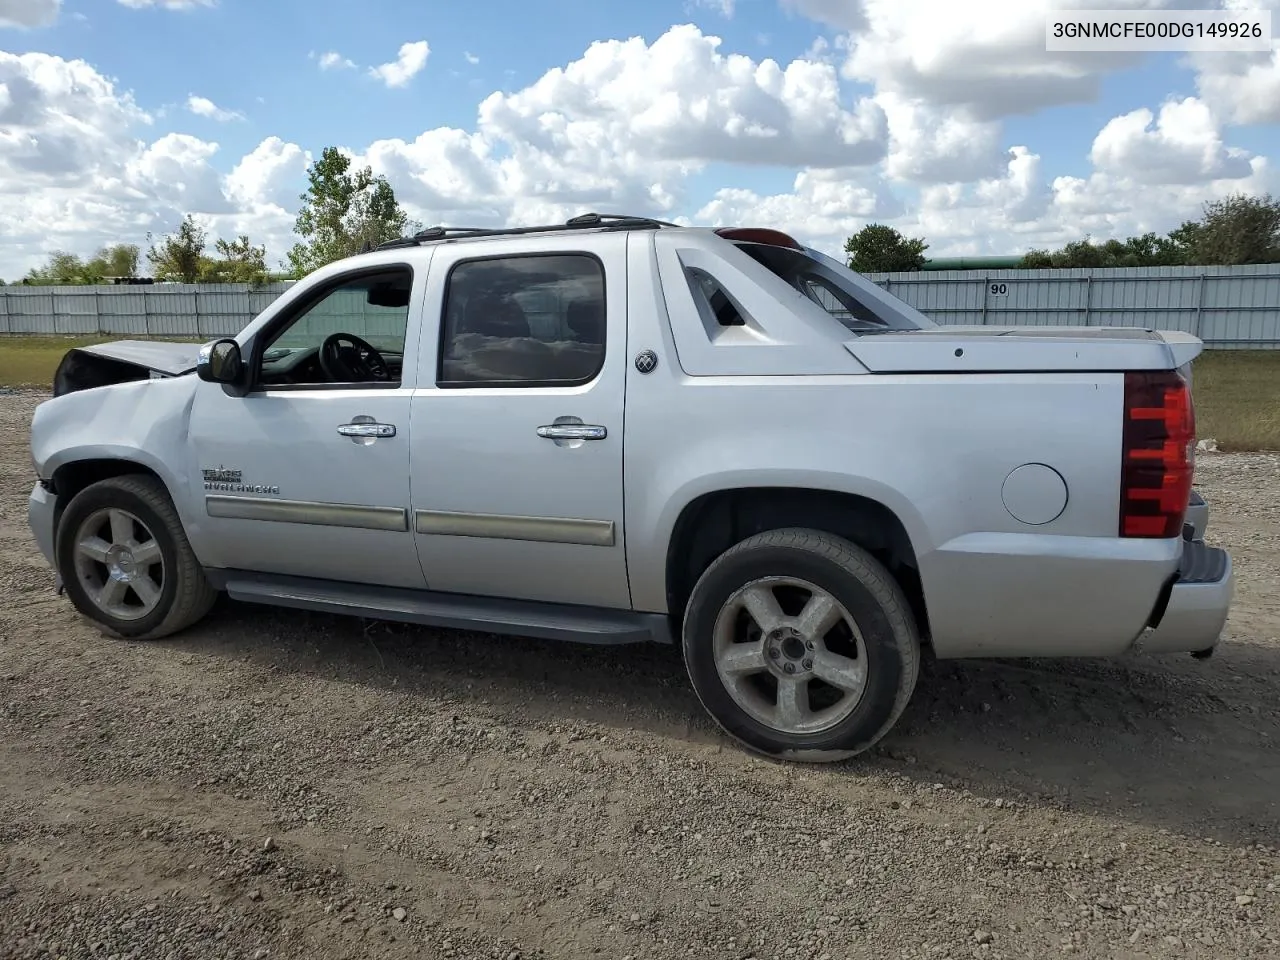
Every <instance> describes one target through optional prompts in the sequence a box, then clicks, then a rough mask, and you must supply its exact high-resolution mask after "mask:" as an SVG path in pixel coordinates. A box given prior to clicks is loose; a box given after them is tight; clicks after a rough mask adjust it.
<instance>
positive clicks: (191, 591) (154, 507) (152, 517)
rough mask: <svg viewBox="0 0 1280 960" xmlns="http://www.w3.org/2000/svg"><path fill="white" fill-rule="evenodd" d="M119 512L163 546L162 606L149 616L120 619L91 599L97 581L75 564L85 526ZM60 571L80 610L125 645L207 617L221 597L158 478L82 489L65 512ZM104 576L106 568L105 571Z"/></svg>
mask: <svg viewBox="0 0 1280 960" xmlns="http://www.w3.org/2000/svg"><path fill="white" fill-rule="evenodd" d="M113 508H118V509H121V510H125V511H127V512H128V513H130V514H132V515H133V516H134V517H136V518H137V519H138V520H139V521H141V523H142V524H143V525H144V526H145V527H146V529H147V532H149V533H150V534H151V537H152V538H154V541H155V544H156V546H158V547H159V550H160V556H161V560H162V563H163V568H162V570H163V579H162V582H161V583H160V585H159V587H160V590H159V601H158V602H157V603H156V605H155V608H154V609H153V610H151V611H150V612H149V613H147V614H146V615H145V616H140V617H137V618H136V619H121V618H119V617H116V616H112V615H111V614H109V613H108V612H107V611H105V610H103V609H101V608H100V607H99V606H98V605H97V604H96V603H95V602H94V600H93V599H92V598H91V597H90V595H89V591H90V590H91V589H93V588H94V585H95V582H94V581H92V579H91V577H86V576H85V575H82V572H81V568H80V567H79V566H78V565H77V563H76V538H77V534H78V533H79V531H80V527H81V525H82V524H83V523H84V522H85V521H86V520H87V519H89V518H90V517H91V516H93V515H94V514H95V513H96V512H98V511H101V510H109V509H113ZM55 556H56V557H57V562H58V572H59V573H60V574H61V575H62V582H63V584H64V585H65V586H66V591H67V596H68V597H70V598H71V603H72V604H73V605H74V606H75V608H76V610H77V611H79V613H80V614H81V615H82V616H83V617H85V618H86V619H88V620H90V621H92V622H93V623H94V625H95V626H97V627H98V628H99V629H100V630H101V631H102V632H103V633H106V634H108V635H110V636H114V637H120V638H123V639H127V640H158V639H159V638H161V637H166V636H169V635H170V634H173V633H177V632H178V631H180V630H183V629H185V628H187V627H189V626H191V625H192V624H193V623H195V622H197V621H198V620H200V619H201V618H202V617H204V615H205V614H207V613H208V612H209V609H210V608H211V607H212V606H213V604H214V601H215V600H216V599H217V596H218V593H217V591H216V590H214V588H213V587H212V586H211V585H210V584H209V581H208V580H207V579H206V578H205V575H204V570H203V569H202V568H201V566H200V563H199V561H198V560H197V559H196V556H195V553H194V552H193V551H192V549H191V544H190V543H189V542H188V541H187V535H186V532H185V531H184V530H183V528H182V521H181V520H180V519H179V518H178V512H177V510H176V509H174V506H173V501H172V500H171V499H170V498H169V493H168V491H167V490H165V487H164V484H162V483H161V482H160V481H159V480H157V479H156V478H155V477H152V476H149V475H147V474H127V475H125V476H119V477H111V478H109V479H107V480H100V481H99V482H97V483H94V484H91V485H89V486H88V487H85V488H84V489H83V490H81V491H80V492H79V493H78V494H76V496H75V497H73V498H72V500H71V502H70V503H69V504H67V506H66V509H65V510H63V512H62V516H61V518H60V519H59V521H58V531H57V538H56V543H55ZM103 570H104V571H105V567H104V568H103Z"/></svg>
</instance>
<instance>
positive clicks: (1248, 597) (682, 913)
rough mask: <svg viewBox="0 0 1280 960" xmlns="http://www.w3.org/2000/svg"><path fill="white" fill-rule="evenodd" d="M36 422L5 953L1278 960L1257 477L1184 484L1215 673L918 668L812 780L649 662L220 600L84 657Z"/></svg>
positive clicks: (18, 417) (3, 704) (26, 410)
mask: <svg viewBox="0 0 1280 960" xmlns="http://www.w3.org/2000/svg"><path fill="white" fill-rule="evenodd" d="M36 400H37V397H36V396H35V395H33V394H25V395H19V396H8V397H0V444H2V446H0V956H3V957H59V956H65V957H89V956H93V957H96V958H104V960H105V958H108V957H117V958H125V957H136V958H151V957H156V958H171V957H172V958H188V957H189V958H195V957H200V958H218V957H227V958H233V957H235V958H241V957H243V958H263V957H307V958H309V960H328V958H337V957H400V956H424V957H450V958H463V957H468V958H469V957H477V958H481V957H482V958H512V957H521V958H525V960H528V958H531V957H556V958H559V957H590V956H595V955H599V956H607V957H613V958H623V957H627V956H631V957H634V958H640V957H654V958H658V957H662V958H665V957H686V956H696V957H726V958H746V957H757V958H766V957H779V958H792V957H794V958H817V957H828V958H831V960H835V958H840V957H858V958H876V960H880V958H917V957H919V958H937V957H970V956H976V957H983V958H998V957H1046V956H1058V955H1062V954H1064V953H1066V954H1074V955H1079V956H1084V957H1097V958H1108V960H1113V958H1137V957H1206V958H1207V957H1212V958H1217V960H1223V958H1230V960H1234V958H1245V957H1272V958H1274V957H1277V956H1280V915H1278V914H1277V908H1280V851H1278V849H1277V847H1278V846H1280V714H1278V713H1277V709H1276V707H1277V704H1280V457H1277V456H1274V455H1235V454H1232V455H1219V456H1212V457H1210V456H1206V457H1203V458H1202V460H1201V465H1200V469H1199V476H1200V482H1201V484H1202V490H1203V491H1204V493H1205V494H1206V496H1207V498H1208V499H1209V500H1210V503H1211V505H1212V509H1213V511H1214V512H1213V516H1212V519H1211V530H1212V534H1213V536H1214V538H1215V539H1216V540H1217V541H1219V542H1222V543H1225V544H1226V545H1228V546H1229V547H1230V548H1231V549H1232V550H1233V553H1234V555H1235V559H1236V563H1237V569H1238V571H1239V587H1238V590H1237V601H1236V607H1235V610H1234V611H1233V614H1232V618H1231V621H1230V623H1229V624H1228V633H1227V636H1226V639H1225V642H1224V646H1223V647H1222V648H1220V651H1219V653H1218V655H1217V656H1215V657H1214V658H1213V659H1211V660H1209V661H1207V662H1204V663H1200V662H1196V661H1194V660H1192V659H1191V658H1190V657H1186V656H1175V657H1161V658H1156V657H1135V658H1132V659H1129V660H1126V661H1116V662H1053V663H1050V662H1021V663H1016V664H1015V663H1005V662H969V663H961V664H937V663H932V664H929V663H927V664H926V667H925V671H924V674H923V676H922V678H921V683H920V686H919V688H918V690H917V694H916V697H915V700H914V701H913V704H912V706H911V707H910V708H909V709H908V712H907V714H906V716H905V717H904V718H903V720H902V722H901V723H900V725H899V727H898V728H897V730H896V731H895V732H894V733H893V734H891V736H890V737H889V738H888V740H887V741H886V742H885V743H884V745H883V748H882V749H881V750H879V751H878V752H877V753H876V754H875V755H873V756H870V757H867V758H865V759H862V760H859V761H857V762H851V763H848V764H844V765H840V766H837V767H831V768H809V767H796V766H787V765H781V764H774V763H769V762H766V761H762V760H757V759H754V758H751V757H748V756H747V755H745V754H743V753H742V752H740V751H739V750H737V749H735V748H734V747H733V746H731V745H729V744H728V743H726V742H725V741H724V740H723V739H722V738H721V736H719V735H718V733H717V732H716V731H715V730H714V729H713V727H712V726H711V725H710V723H709V722H708V721H707V720H706V719H705V718H704V716H703V714H702V711H701V709H700V708H699V706H698V703H697V701H696V699H695V697H694V695H693V693H692V692H691V690H690V689H689V687H688V685H687V681H686V679H685V677H684V674H683V671H682V668H681V667H680V665H679V663H678V661H677V660H676V658H675V656H674V654H673V653H672V652H670V651H667V650H663V649H655V648H647V649H623V650H611V649H595V648H580V647H569V646H562V645H555V644H550V643H540V642H533V641H521V640H509V639H507V640H504V639H496V638H492V637H486V636H480V635H468V634H461V633H440V632H432V631H428V630H420V629H411V628H398V627H388V626H385V625H380V624H367V625H365V624H361V623H360V622H359V621H355V620H342V619H338V618H333V617H326V616H315V615H305V614H300V613H292V612H283V611H281V612H276V611H272V610H269V609H266V608H259V607H249V606H240V605H236V604H232V603H229V602H227V603H223V604H222V605H220V607H219V608H218V609H217V610H216V611H215V613H214V615H213V616H212V617H211V619H210V620H208V621H207V622H206V623H204V624H203V625H201V626H200V627H198V628H197V629H195V630H193V631H191V632H190V633H188V634H186V635H184V636H182V637H179V638H175V639H172V640H170V641H165V642H161V643H154V644H128V643H122V642H117V641H110V640H107V639H105V638H103V637H102V636H100V635H99V634H98V633H96V632H95V631H94V630H92V629H91V628H89V627H87V626H85V625H84V624H83V623H82V622H80V621H79V620H78V619H77V618H76V616H75V615H74V614H73V613H72V611H71V608H70V605H69V604H68V603H67V602H66V601H65V600H63V599H58V598H55V597H54V596H53V593H52V590H51V575H50V573H49V571H48V570H47V568H46V567H45V565H44V562H43V560H41V559H40V558H39V557H38V555H37V552H36V549H35V547H34V545H33V544H32V542H31V541H30V539H29V537H28V533H27V529H26V515H25V509H26V508H25V500H26V495H27V492H28V490H29V488H30V484H31V482H32V479H33V477H32V475H31V468H30V461H29V458H28V455H27V450H26V426H27V423H28V421H29V417H30V413H31V410H32V407H33V406H34V404H35V402H36ZM1081 602H1083V603H1087V602H1088V598H1087V597H1082V598H1081Z"/></svg>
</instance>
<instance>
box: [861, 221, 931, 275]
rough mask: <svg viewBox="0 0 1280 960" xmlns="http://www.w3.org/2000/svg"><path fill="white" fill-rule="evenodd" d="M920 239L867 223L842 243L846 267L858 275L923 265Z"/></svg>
mask: <svg viewBox="0 0 1280 960" xmlns="http://www.w3.org/2000/svg"><path fill="white" fill-rule="evenodd" d="M928 249H929V245H928V244H927V243H925V242H924V241H923V240H918V239H915V238H907V237H904V236H903V235H902V234H900V233H899V232H898V231H897V230H895V229H893V227H890V226H887V225H886V224H882V223H869V224H867V225H866V226H865V227H863V228H862V229H861V230H859V231H858V232H857V233H855V234H854V235H853V236H852V237H850V238H849V239H848V240H846V241H845V244H844V251H845V253H847V254H848V255H849V268H850V269H851V270H856V271H858V272H859V273H894V272H898V271H905V270H919V269H920V268H921V267H923V266H924V260H925V257H924V252H925V251H926V250H928Z"/></svg>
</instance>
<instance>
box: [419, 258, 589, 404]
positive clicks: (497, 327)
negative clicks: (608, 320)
mask: <svg viewBox="0 0 1280 960" xmlns="http://www.w3.org/2000/svg"><path fill="white" fill-rule="evenodd" d="M605 326H606V325H605V277H604V265H603V264H602V263H601V262H600V260H599V259H597V258H596V257H595V256H593V255H591V254H587V253H546V254H522V255H513V256H502V257H489V258H484V259H476V260H464V261H461V262H460V263H457V264H455V265H454V267H453V269H452V270H451V271H450V273H449V278H448V281H447V284H446V288H445V300H444V315H443V317H442V321H441V324H440V359H439V364H438V368H437V371H436V382H437V385H438V386H440V387H467V386H493V385H501V386H527V387H536V386H573V385H579V384H584V383H588V382H590V381H591V380H593V379H595V377H596V376H597V375H598V374H599V373H600V370H601V369H602V367H603V366H604V348H605Z"/></svg>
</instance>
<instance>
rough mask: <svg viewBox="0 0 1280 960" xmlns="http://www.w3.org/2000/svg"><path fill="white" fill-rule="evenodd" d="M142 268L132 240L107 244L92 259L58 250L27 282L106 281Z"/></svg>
mask: <svg viewBox="0 0 1280 960" xmlns="http://www.w3.org/2000/svg"><path fill="white" fill-rule="evenodd" d="M137 270H138V248H137V247H136V246H135V245H133V244H131V243H117V244H115V245H113V246H109V247H103V248H102V249H101V250H99V251H98V252H97V254H96V255H95V256H94V257H93V258H92V259H91V260H81V259H80V258H79V257H78V256H76V255H75V254H74V253H67V252H66V251H65V250H56V251H54V252H53V254H51V255H50V257H49V260H48V262H47V263H45V265H44V266H43V267H34V268H32V269H31V271H30V272H28V273H27V276H26V279H25V280H24V281H23V282H24V283H27V284H34V285H37V286H71V285H80V284H90V283H102V282H103V280H105V279H106V278H107V277H132V276H134V274H136V273H137Z"/></svg>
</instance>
